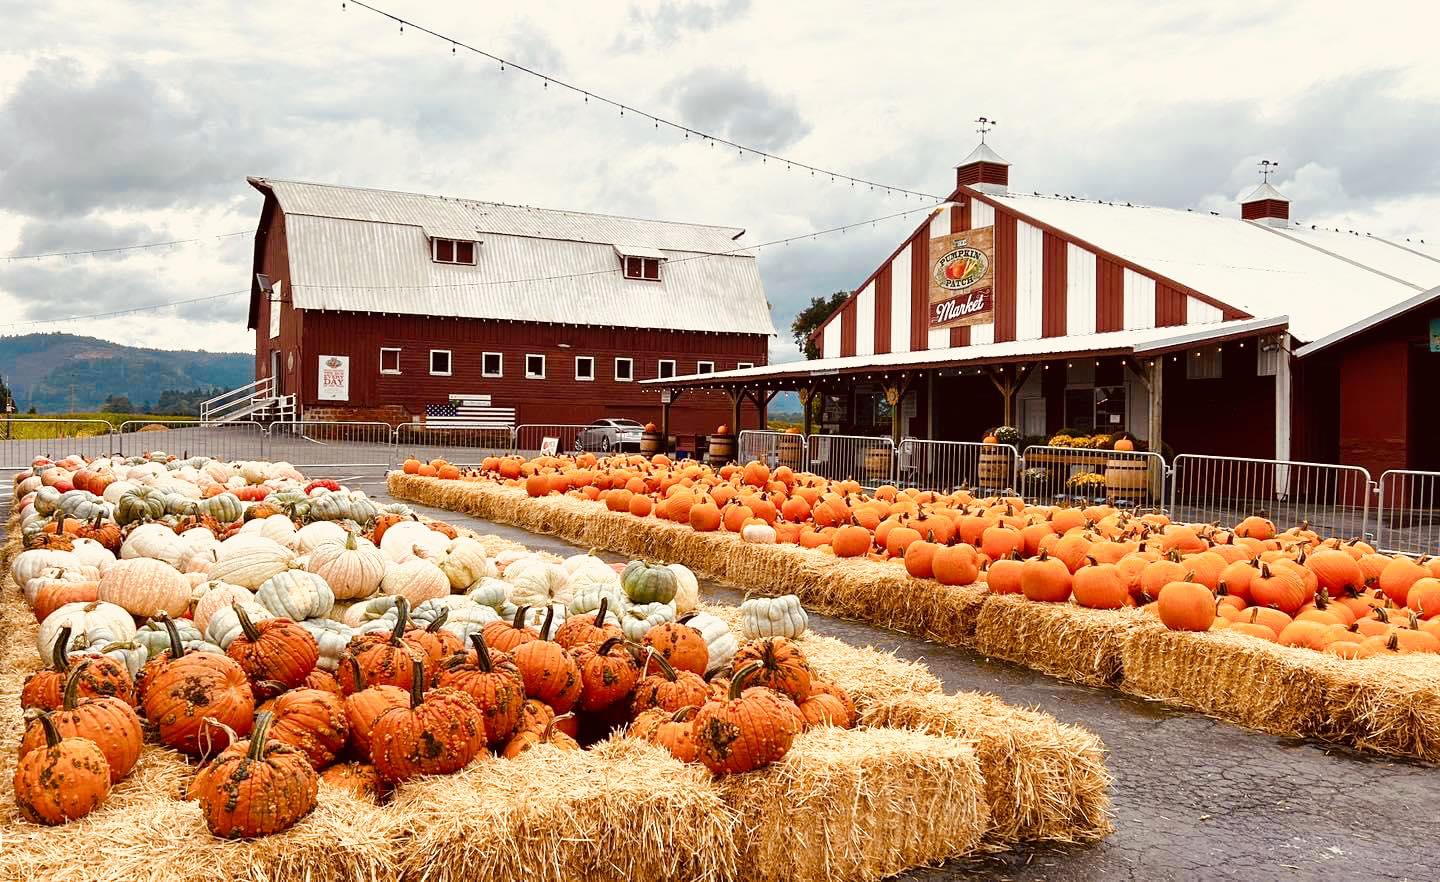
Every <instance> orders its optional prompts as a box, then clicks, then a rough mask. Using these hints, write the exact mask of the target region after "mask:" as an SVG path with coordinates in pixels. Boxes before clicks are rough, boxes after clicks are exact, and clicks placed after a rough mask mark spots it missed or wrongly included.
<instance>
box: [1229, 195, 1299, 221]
mask: <svg viewBox="0 0 1440 882" xmlns="http://www.w3.org/2000/svg"><path fill="white" fill-rule="evenodd" d="M1240 217H1241V218H1242V219H1244V220H1260V219H1261V218H1267V217H1278V218H1281V219H1283V220H1289V219H1290V203H1288V202H1282V201H1280V200H1279V199H1256V200H1255V201H1254V202H1245V203H1243V204H1241V206H1240Z"/></svg>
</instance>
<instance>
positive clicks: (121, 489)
mask: <svg viewBox="0 0 1440 882" xmlns="http://www.w3.org/2000/svg"><path fill="white" fill-rule="evenodd" d="M139 488H140V485H139V484H137V483H135V482H134V481H112V482H111V483H110V486H108V487H106V488H105V492H104V493H102V494H100V498H101V499H104V500H105V501H106V502H108V503H110V504H111V505H114V504H115V503H117V502H119V501H120V497H122V496H124V495H125V494H126V493H129V492H130V491H131V490H138V489H139Z"/></svg>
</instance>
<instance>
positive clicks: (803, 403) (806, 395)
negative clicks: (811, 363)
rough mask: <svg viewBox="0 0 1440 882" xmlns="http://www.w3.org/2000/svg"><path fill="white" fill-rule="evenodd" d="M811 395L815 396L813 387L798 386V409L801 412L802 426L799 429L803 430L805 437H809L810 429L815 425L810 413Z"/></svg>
mask: <svg viewBox="0 0 1440 882" xmlns="http://www.w3.org/2000/svg"><path fill="white" fill-rule="evenodd" d="M813 397H815V387H813V386H801V387H800V410H801V411H802V412H803V417H802V420H803V423H802V425H803V428H802V429H801V430H800V431H801V432H803V433H804V435H805V437H807V438H808V437H810V431H811V429H813V428H814V427H815V421H814V418H813V417H812V416H811V414H810V399H812V398H813Z"/></svg>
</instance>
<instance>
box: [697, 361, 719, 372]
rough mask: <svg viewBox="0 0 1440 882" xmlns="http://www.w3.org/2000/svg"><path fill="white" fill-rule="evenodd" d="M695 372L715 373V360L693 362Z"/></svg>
mask: <svg viewBox="0 0 1440 882" xmlns="http://www.w3.org/2000/svg"><path fill="white" fill-rule="evenodd" d="M695 373H697V374H713V373H715V362H713V361H697V362H695Z"/></svg>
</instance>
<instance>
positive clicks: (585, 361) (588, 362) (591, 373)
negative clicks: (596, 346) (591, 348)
mask: <svg viewBox="0 0 1440 882" xmlns="http://www.w3.org/2000/svg"><path fill="white" fill-rule="evenodd" d="M575 379H577V380H587V381H588V380H594V379H595V356H593V355H577V356H575Z"/></svg>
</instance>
